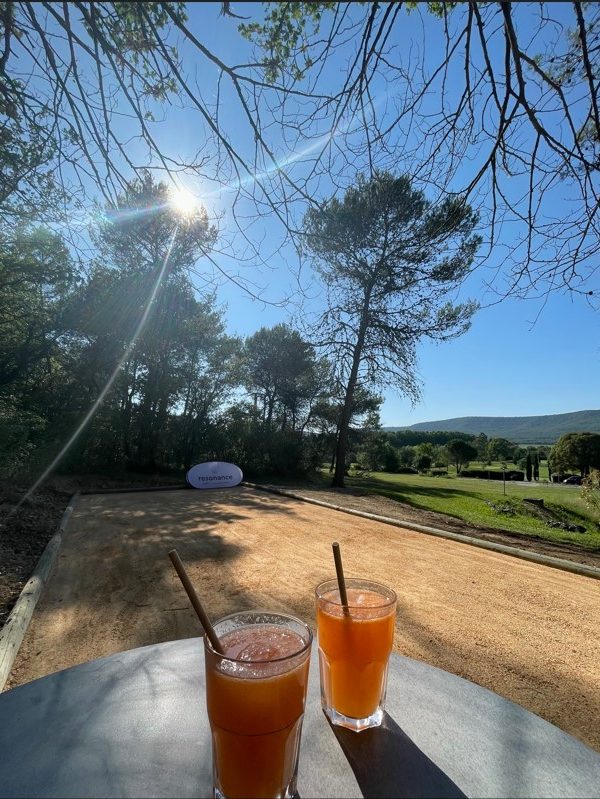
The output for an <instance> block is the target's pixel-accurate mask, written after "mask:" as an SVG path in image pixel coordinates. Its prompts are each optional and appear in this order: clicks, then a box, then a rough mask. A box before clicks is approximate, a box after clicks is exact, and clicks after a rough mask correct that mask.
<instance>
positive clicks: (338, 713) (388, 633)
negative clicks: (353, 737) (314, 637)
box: [316, 579, 396, 732]
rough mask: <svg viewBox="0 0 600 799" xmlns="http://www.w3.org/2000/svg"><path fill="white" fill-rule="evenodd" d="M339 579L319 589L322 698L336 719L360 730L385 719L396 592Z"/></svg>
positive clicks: (333, 720) (325, 708)
mask: <svg viewBox="0 0 600 799" xmlns="http://www.w3.org/2000/svg"><path fill="white" fill-rule="evenodd" d="M346 593H347V599H348V606H347V608H344V607H343V606H342V603H341V600H340V594H339V589H338V584H337V581H336V580H328V581H327V582H325V583H321V584H320V585H319V586H317V589H316V599H317V630H318V636H319V668H320V672H321V703H322V705H323V709H324V710H325V713H326V714H327V716H328V717H329V719H330V720H331V722H332V723H333V724H339V725H341V726H343V727H348V728H349V729H352V730H355V731H357V732H358V731H360V730H363V729H367V728H369V727H375V726H378V725H379V724H381V721H382V719H383V707H384V702H385V690H386V682H387V668H388V661H389V657H390V654H391V651H392V645H393V642H394V625H395V620H396V594H395V593H394V592H393V591H392V590H391V589H389V588H386V587H385V586H383V585H379V584H378V583H374V582H372V581H370V580H357V579H346Z"/></svg>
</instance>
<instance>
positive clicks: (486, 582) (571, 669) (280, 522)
mask: <svg viewBox="0 0 600 799" xmlns="http://www.w3.org/2000/svg"><path fill="white" fill-rule="evenodd" d="M379 512H382V510H381V509H380V510H379ZM334 540H338V541H339V542H340V544H341V546H342V551H343V555H344V564H345V570H346V572H347V574H348V575H350V576H370V577H372V578H373V579H375V580H378V581H380V582H384V583H387V584H388V585H390V586H392V587H394V588H395V590H396V592H397V593H398V600H399V601H398V622H397V629H396V642H395V647H396V649H397V651H398V652H401V653H402V654H405V655H408V656H410V657H414V658H418V659H421V660H424V661H427V662H428V663H432V664H433V665H435V666H439V667H440V668H443V669H446V670H447V671H451V672H454V673H455V674H459V675H461V676H462V677H466V678H467V679H469V680H473V681H474V682H476V683H479V684H480V685H483V686H485V687H487V688H490V689H491V690H493V691H495V692H496V693H499V694H502V695H503V696H506V697H508V698H509V699H512V700H513V701H515V702H518V703H519V704H521V705H523V706H524V707H526V708H528V709H529V710H532V711H533V712H535V713H537V714H539V715H540V716H543V717H544V718H546V719H548V720H549V721H551V722H553V723H554V724H557V725H558V726H559V727H561V728H562V729H564V730H566V731H567V732H569V733H571V734H573V735H575V736H577V737H578V738H580V739H581V740H583V741H584V742H585V743H587V744H588V745H590V746H593V747H595V748H596V749H598V750H600V728H599V727H598V724H597V720H598V718H600V644H599V639H598V628H597V620H598V618H600V586H599V584H598V582H597V581H595V580H592V579H589V578H586V577H580V576H577V575H574V574H570V573H567V572H562V571H559V570H556V569H550V568H547V567H544V566H539V565H537V564H533V563H527V562H524V561H521V560H517V559H515V558H511V557H509V556H506V555H501V554H496V553H492V552H488V551H485V550H481V549H477V548H475V547H471V546H468V545H465V544H460V543H456V542H452V541H446V540H443V539H438V538H432V537H431V536H427V535H422V534H420V533H416V532H413V531H409V530H403V529H399V528H396V527H392V526H390V525H386V524H383V523H378V522H373V521H368V520H366V519H361V518H358V517H352V516H349V515H347V514H344V513H339V512H337V511H333V510H328V509H325V508H320V507H316V506H314V505H310V504H308V503H304V502H301V501H299V500H294V499H289V498H286V497H281V496H276V495H272V494H266V493H263V492H259V491H254V490H252V489H249V488H237V489H229V490H222V491H207V492H200V491H198V492H192V491H173V492H164V493H145V494H120V495H119V494H117V495H104V496H100V495H96V496H85V497H82V498H81V500H80V502H79V504H78V506H77V508H76V510H75V512H74V514H73V516H72V517H71V520H70V522H69V525H68V527H67V530H66V532H65V535H64V539H63V548H62V551H61V555H60V557H59V560H58V563H57V566H56V570H55V572H54V575H53V577H52V578H51V580H50V583H49V585H48V587H47V589H46V592H45V594H44V596H43V597H42V600H41V601H40V603H39V605H38V607H37V609H36V612H35V614H34V617H33V620H32V624H31V626H30V629H29V631H28V633H27V636H26V639H25V641H24V643H23V646H22V648H21V650H20V652H19V655H18V657H17V661H16V663H15V666H14V669H13V673H12V675H11V678H10V681H9V684H8V686H7V687H11V686H14V685H18V684H21V683H24V682H27V681H29V680H32V679H35V678H36V677H40V676H43V675H44V674H48V673H50V672H52V671H55V670H57V669H62V668H66V667H68V666H72V665H74V664H76V663H81V662H83V661H86V660H90V659H92V658H96V657H101V656H103V655H107V654H110V653H113V652H117V651H121V650H124V649H130V648H133V647H137V646H142V645H145V644H150V643H155V642H159V641H166V640H171V639H174V638H186V637H189V636H193V635H198V634H199V630H198V622H197V620H196V619H195V616H194V614H193V611H191V609H190V607H189V605H188V601H187V598H186V596H185V594H184V592H183V589H182V588H181V586H180V585H179V582H178V580H177V577H176V575H175V574H174V572H173V569H172V567H171V564H170V562H169V560H168V558H167V552H168V550H169V549H171V548H172V547H174V546H176V547H177V549H178V551H179V553H180V555H181V557H182V558H183V560H184V562H185V564H186V566H187V567H188V570H189V572H190V574H191V576H192V579H193V580H194V582H195V584H196V585H197V587H198V590H199V591H200V593H201V594H202V595H203V596H204V598H205V601H206V605H207V607H208V609H209V612H210V614H211V615H212V616H213V617H218V616H220V615H223V614H225V613H230V612H233V611H234V610H239V609H243V608H252V607H266V608H269V609H273V610H283V611H288V612H290V613H293V614H295V615H298V616H300V617H302V618H304V619H306V620H307V621H311V620H312V619H313V617H314V608H313V590H314V586H315V585H316V584H317V583H318V582H319V581H321V580H323V579H327V578H329V577H331V576H332V573H333V564H332V559H331V542H332V541H334Z"/></svg>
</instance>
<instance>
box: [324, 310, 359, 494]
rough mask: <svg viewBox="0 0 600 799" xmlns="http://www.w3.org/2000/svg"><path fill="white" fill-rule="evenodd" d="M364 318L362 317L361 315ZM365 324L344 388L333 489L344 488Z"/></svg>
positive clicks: (355, 348) (357, 342)
mask: <svg viewBox="0 0 600 799" xmlns="http://www.w3.org/2000/svg"><path fill="white" fill-rule="evenodd" d="M363 316H364V315H363ZM365 330H366V324H362V323H361V327H360V329H359V333H358V339H357V341H356V345H355V347H354V353H353V356H352V369H351V370H350V377H349V379H348V385H347V386H346V396H345V397H344V407H343V409H342V418H341V419H340V427H339V433H338V438H337V444H336V447H335V472H334V473H333V480H332V481H331V485H332V486H333V487H334V488H343V487H344V476H345V473H346V449H347V447H348V432H349V429H350V420H351V419H352V404H353V402H354V389H355V388H356V382H357V380H358V368H359V366H360V361H361V357H362V348H363V344H364V340H365Z"/></svg>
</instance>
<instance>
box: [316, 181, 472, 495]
mask: <svg viewBox="0 0 600 799" xmlns="http://www.w3.org/2000/svg"><path fill="white" fill-rule="evenodd" d="M476 221H477V216H476V214H475V213H474V212H473V210H472V209H471V208H470V206H468V205H467V204H466V203H464V202H462V201H459V200H456V199H447V200H445V201H444V202H442V203H440V204H439V205H437V206H436V205H433V204H432V203H430V202H429V201H428V200H427V199H426V198H425V195H424V194H423V192H421V191H418V190H416V189H414V188H413V187H412V185H411V182H410V179H409V178H408V177H406V176H399V177H395V176H394V175H392V174H390V173H387V172H383V173H377V174H376V175H375V176H374V177H373V178H371V179H367V178H365V177H364V176H362V175H359V176H358V179H357V183H356V185H355V186H353V187H351V188H350V189H348V190H347V191H346V192H345V194H344V197H343V199H341V200H340V199H338V198H337V197H333V198H331V199H330V200H329V201H327V202H326V203H324V205H323V207H322V208H321V209H319V210H316V209H310V210H309V211H308V212H307V214H306V217H305V232H304V243H305V244H304V246H305V248H306V251H307V252H308V253H309V254H310V255H311V256H312V259H313V262H314V265H315V268H316V270H317V272H318V273H319V274H320V276H321V278H322V280H323V283H324V285H325V289H326V292H327V303H326V310H325V311H324V313H323V314H321V315H320V317H319V319H318V320H317V322H316V324H315V326H314V330H315V343H316V344H317V345H318V346H320V347H321V348H323V349H324V350H325V351H326V352H328V353H330V354H334V357H335V364H336V370H337V374H338V376H339V379H340V382H341V383H342V385H343V386H344V391H345V400H344V411H343V413H342V421H341V424H340V429H339V435H338V452H337V461H336V472H335V477H334V483H335V485H343V476H344V468H345V448H346V437H347V430H348V424H349V414H350V409H351V407H352V398H353V395H354V391H355V389H356V386H357V384H359V383H363V384H368V385H374V386H383V385H391V386H393V387H394V388H395V389H397V390H399V391H400V392H402V393H404V394H406V395H408V396H410V397H411V398H416V397H417V396H418V385H417V380H416V375H415V358H416V349H415V348H416V343H417V342H418V341H419V340H420V339H422V338H424V337H427V338H431V339H437V340H439V341H445V340H448V339H450V338H452V337H454V336H457V335H460V334H461V333H463V332H464V331H465V330H466V329H467V328H468V326H469V323H470V319H471V316H472V315H473V313H474V312H475V309H476V304H475V303H473V302H466V303H462V304H457V305H452V304H451V303H450V302H448V301H447V297H448V293H449V292H450V291H451V290H452V289H454V288H456V286H457V285H458V284H459V283H460V282H461V281H462V279H463V278H464V277H465V275H466V274H467V273H468V272H469V269H470V268H471V265H472V262H473V258H474V256H475V253H476V250H477V247H478V245H479V239H478V237H477V236H476V235H474V234H473V228H474V226H475V224H476Z"/></svg>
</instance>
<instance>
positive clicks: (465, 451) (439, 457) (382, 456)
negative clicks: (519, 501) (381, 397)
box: [357, 430, 547, 480]
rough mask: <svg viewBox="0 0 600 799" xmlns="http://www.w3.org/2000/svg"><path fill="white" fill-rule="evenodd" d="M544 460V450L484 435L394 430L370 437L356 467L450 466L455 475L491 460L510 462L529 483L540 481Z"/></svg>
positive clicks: (421, 468) (424, 469)
mask: <svg viewBox="0 0 600 799" xmlns="http://www.w3.org/2000/svg"><path fill="white" fill-rule="evenodd" d="M415 437H416V438H417V439H418V440H419V441H420V443H418V444H413V445H411V444H406V443H403V442H404V441H406V440H409V441H411V440H414V439H415ZM546 457H547V453H546V451H545V450H544V449H538V448H535V447H529V448H523V447H519V446H518V445H517V444H514V443H513V442H511V441H509V440H508V439H505V438H490V439H488V437H487V436H486V435H485V433H480V434H479V435H477V436H473V435H470V434H468V433H452V432H444V431H438V432H418V433H415V432H414V431H410V430H407V431H404V430H399V431H394V432H389V433H386V432H380V433H378V434H377V435H374V436H371V437H370V438H369V439H368V440H367V441H365V442H364V443H363V445H362V447H361V448H360V449H359V450H358V453H357V461H358V463H359V466H361V467H363V468H365V469H368V470H370V471H375V470H377V469H380V470H382V471H389V472H398V471H402V470H404V469H416V470H417V471H419V472H427V471H429V470H431V469H440V468H447V467H448V466H449V465H453V466H454V467H455V469H456V473H457V474H460V473H461V472H462V470H463V468H466V467H468V465H469V464H470V463H471V462H473V461H475V462H479V463H480V464H481V465H482V466H487V465H490V464H491V463H492V462H494V461H496V462H497V461H500V462H505V463H506V465H507V467H508V465H509V463H512V464H514V465H515V466H518V467H519V468H520V469H522V470H523V471H524V472H525V473H526V475H527V479H528V480H532V479H533V480H537V479H539V466H540V461H541V460H543V459H545V458H546Z"/></svg>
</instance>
